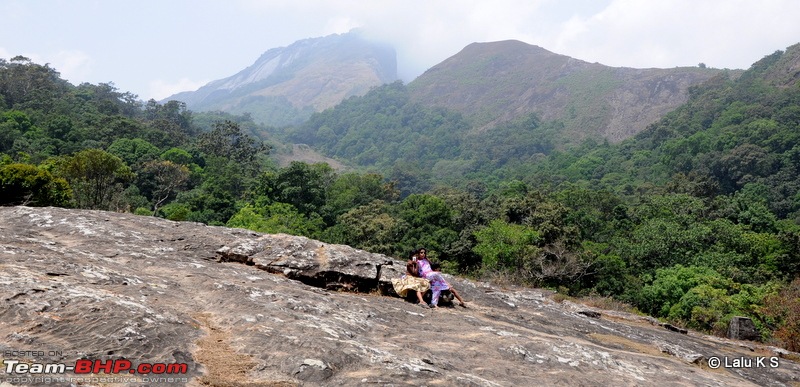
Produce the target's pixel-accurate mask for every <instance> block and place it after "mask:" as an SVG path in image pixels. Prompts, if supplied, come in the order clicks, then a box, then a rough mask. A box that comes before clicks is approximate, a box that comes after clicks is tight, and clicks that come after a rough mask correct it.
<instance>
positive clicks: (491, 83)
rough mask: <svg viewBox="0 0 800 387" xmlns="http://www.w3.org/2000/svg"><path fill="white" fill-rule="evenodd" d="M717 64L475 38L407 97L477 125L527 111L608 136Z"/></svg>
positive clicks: (658, 111) (663, 105)
mask: <svg viewBox="0 0 800 387" xmlns="http://www.w3.org/2000/svg"><path fill="white" fill-rule="evenodd" d="M722 72H723V70H719V69H710V68H700V67H678V68H673V69H656V68H652V69H635V68H627V67H609V66H605V65H602V64H599V63H588V62H584V61H582V60H579V59H575V58H571V57H569V56H565V55H560V54H556V53H553V52H550V51H548V50H545V49H544V48H541V47H538V46H535V45H530V44H527V43H523V42H520V41H516V40H507V41H500V42H490V43H473V44H470V45H468V46H467V47H465V48H464V49H463V50H461V51H460V52H459V53H457V54H455V55H453V56H452V57H450V58H448V59H446V60H444V61H443V62H441V63H439V64H437V65H436V66H434V67H432V68H431V69H429V70H428V71H426V72H425V73H424V74H422V75H420V76H419V77H418V78H416V79H415V80H414V81H413V82H411V83H410V84H409V85H408V87H409V89H410V90H411V94H412V98H413V100H415V101H417V102H420V103H424V104H427V105H433V106H441V107H445V108H448V109H452V110H455V111H458V112H461V113H463V114H464V115H465V116H466V117H470V118H471V119H473V120H474V121H475V122H476V124H477V126H478V127H479V128H486V127H491V126H493V125H494V124H496V123H499V122H504V121H510V120H514V119H516V118H519V117H524V116H526V115H529V114H531V113H536V114H538V115H539V116H540V117H541V118H542V119H544V120H546V121H550V120H560V121H562V122H563V123H564V126H565V127H564V131H565V133H566V134H567V135H570V136H572V137H576V138H579V139H580V138H583V137H586V136H587V135H589V136H592V135H596V136H599V137H602V138H606V139H608V140H610V141H612V142H616V141H620V140H623V139H625V138H628V137H631V136H633V135H634V134H636V133H638V132H640V131H642V130H644V129H645V128H646V127H647V125H649V124H651V123H653V122H655V121H657V120H658V119H660V118H661V117H663V116H664V115H665V114H666V113H668V112H669V111H671V110H673V109H675V108H677V107H678V106H680V105H681V104H683V103H684V102H686V100H687V99H688V95H689V94H688V89H689V87H690V86H692V85H696V84H699V83H702V82H703V81H706V80H708V79H710V78H711V77H713V76H715V75H718V74H720V73H722Z"/></svg>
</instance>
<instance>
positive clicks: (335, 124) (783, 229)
mask: <svg viewBox="0 0 800 387" xmlns="http://www.w3.org/2000/svg"><path fill="white" fill-rule="evenodd" d="M797 51H798V47H797V46H795V47H791V48H790V49H789V50H787V52H777V53H775V54H773V55H770V56H767V57H765V58H764V59H763V60H761V61H759V62H758V63H756V64H754V65H753V67H752V68H751V69H749V70H748V71H747V72H745V73H744V74H742V75H741V76H739V77H733V76H731V75H730V74H722V75H720V76H718V77H716V78H714V79H712V80H711V81H710V82H707V83H705V84H703V85H701V86H697V87H694V88H693V89H692V90H691V97H690V100H689V101H688V103H686V104H685V105H683V106H682V107H680V108H679V109H677V110H676V111H674V112H672V113H670V114H668V115H667V116H666V117H664V118H663V119H662V120H661V121H659V122H657V123H656V124H653V125H652V126H651V127H649V128H648V129H647V130H645V131H644V132H642V133H641V134H640V135H638V136H637V137H635V138H632V139H629V140H627V141H624V142H622V143H620V144H614V145H611V144H608V143H606V142H603V141H599V140H598V141H595V140H592V139H589V140H587V141H584V142H583V143H581V144H570V143H569V142H568V141H566V139H564V138H561V137H560V132H559V128H560V126H561V124H560V123H559V122H557V121H553V122H543V121H542V120H541V119H539V118H538V117H536V116H529V117H525V118H524V119H520V120H517V121H514V122H508V123H505V124H503V125H500V126H498V127H495V128H490V129H485V130H476V128H473V127H472V124H471V123H470V122H469V121H467V120H466V119H464V118H463V117H462V116H460V115H458V114H455V113H452V112H448V111H446V110H443V109H438V108H433V107H428V106H422V105H419V104H415V103H413V102H410V100H409V98H408V92H407V90H406V89H405V86H404V85H403V84H400V83H394V84H389V85H384V86H382V87H379V88H376V89H373V90H372V91H371V92H370V93H368V94H367V95H365V96H363V97H354V98H351V99H348V100H346V101H344V102H343V103H342V104H340V105H339V106H337V107H335V108H333V109H329V110H327V111H325V112H322V113H318V114H315V115H313V116H312V117H311V118H310V119H309V120H308V121H306V122H304V123H303V124H301V125H298V126H296V127H287V128H282V129H275V128H267V127H263V126H261V125H258V124H255V123H254V122H253V121H252V119H250V118H249V117H248V116H232V115H230V114H223V113H203V114H199V113H194V112H191V111H188V110H187V109H186V107H185V105H183V104H182V103H179V102H175V101H171V102H168V103H165V104H159V103H157V102H155V101H152V100H151V101H147V102H142V101H139V100H137V97H136V96H134V95H131V94H130V93H125V92H120V91H118V90H117V89H116V88H115V87H114V86H113V84H99V85H92V84H81V85H78V86H74V85H71V84H69V83H68V82H66V81H64V80H62V79H61V78H60V75H59V74H58V72H57V71H56V70H55V69H53V68H50V67H49V66H47V65H44V66H42V65H38V64H35V63H32V62H31V61H30V60H28V59H26V58H24V57H15V58H12V59H11V60H0V204H3V205H19V204H24V205H33V206H48V205H54V206H63V207H75V208H92V209H103V210H112V211H126V212H133V213H136V214H139V215H147V216H160V217H165V218H168V219H173V220H191V221H198V222H203V223H206V224H212V225H227V226H231V227H244V228H249V229H253V230H256V231H261V232H269V233H275V232H285V233H292V234H297V235H305V236H309V237H312V238H317V239H320V240H323V241H326V242H329V243H342V244H348V245H351V246H354V247H357V248H361V249H365V250H369V251H373V252H378V253H383V254H388V255H392V256H395V257H403V256H405V255H406V254H407V252H408V251H409V250H411V249H412V248H415V247H420V246H425V247H427V248H428V251H430V252H431V253H432V254H433V256H434V258H435V259H436V260H438V261H440V262H442V264H443V266H444V267H445V269H446V270H448V271H450V272H458V273H461V274H463V275H470V276H474V277H481V278H489V279H494V280H497V281H511V282H514V283H519V284H526V285H531V286H548V287H553V288H559V289H560V290H561V291H563V292H567V293H568V294H571V295H574V296H598V297H613V298H614V299H617V300H621V301H624V302H627V303H629V304H630V305H632V306H633V307H635V308H637V309H638V310H640V311H642V312H644V313H649V314H651V315H654V316H656V317H659V318H662V319H665V320H668V321H671V322H672V323H676V324H680V325H683V326H687V327H691V328H695V329H700V330H704V331H709V332H715V333H723V332H724V331H725V330H726V328H727V324H728V322H729V321H730V319H731V317H732V316H735V315H746V316H750V317H752V318H753V319H754V321H755V322H756V324H757V326H758V328H759V329H760V331H761V332H762V337H763V339H764V340H769V341H773V342H776V343H778V344H780V345H783V346H785V347H787V348H789V349H792V350H798V349H800V299H798V296H800V279H798V276H799V275H800V185H799V184H800V183H798V171H800V170H799V168H800V143H799V142H798V140H799V139H800V138H799V137H798V136H800V134H798V133H800V82H798V77H799V76H798V74H797V73H791V71H788V70H786V69H792V68H797V67H796V66H794V67H793V66H792V65H791V63H794V64H795V65H796V64H797V62H796V61H795V62H792V61H793V60H796V58H797ZM793 58H795V59H793ZM787 71H788V72H787ZM265 133H268V134H269V138H270V140H271V142H272V144H267V143H265V142H264V141H263V138H265V137H264V134H265ZM259 136H261V137H259ZM276 139H277V140H276ZM281 139H286V140H287V141H290V142H295V143H305V144H308V145H310V146H313V147H314V148H316V149H317V150H319V151H321V152H323V153H325V154H327V155H329V156H332V157H336V158H338V159H340V160H343V161H347V162H349V163H350V164H351V165H355V166H358V168H356V169H354V170H351V171H349V172H347V171H344V172H341V171H340V172H337V171H335V170H333V169H332V168H331V167H330V166H328V165H327V164H306V163H301V162H294V163H291V164H290V165H287V166H283V167H279V166H277V165H276V164H275V163H274V162H273V161H272V160H271V159H270V155H269V153H270V149H271V146H275V145H277V146H280V144H279V143H277V141H279V140H281Z"/></svg>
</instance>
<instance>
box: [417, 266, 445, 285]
mask: <svg viewBox="0 0 800 387" xmlns="http://www.w3.org/2000/svg"><path fill="white" fill-rule="evenodd" d="M417 262H418V263H419V276H420V277H422V278H425V279H426V280H428V281H430V282H431V289H432V290H446V289H450V284H448V283H447V281H445V279H444V277H442V274H441V273H439V272H438V271H433V270H432V269H431V262H430V261H428V260H427V259H419V260H417Z"/></svg>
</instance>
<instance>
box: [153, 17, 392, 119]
mask: <svg viewBox="0 0 800 387" xmlns="http://www.w3.org/2000/svg"><path fill="white" fill-rule="evenodd" d="M396 79H397V59H396V54H395V50H394V48H392V47H391V46H388V45H385V44H380V43H375V42H371V41H368V40H366V39H364V38H363V36H362V34H360V33H359V32H358V31H357V30H354V31H351V32H348V33H345V34H333V35H328V36H325V37H319V38H310V39H303V40H299V41H297V42H294V43H292V44H291V45H289V46H287V47H277V48H272V49H270V50H267V51H266V52H265V53H264V54H262V55H261V56H260V57H259V58H258V59H257V60H256V61H255V63H253V64H252V65H250V66H249V67H247V68H245V69H244V70H242V71H239V72H238V73H236V74H234V75H232V76H230V77H228V78H224V79H220V80H216V81H213V82H210V83H209V84H207V85H205V86H203V87H201V88H200V89H198V90H197V91H193V92H183V93H179V94H175V95H173V96H171V97H169V98H167V100H171V99H175V100H179V101H183V102H185V103H186V104H187V106H188V107H189V108H190V109H193V110H198V111H207V110H222V111H227V112H230V113H237V114H241V113H245V112H247V113H251V114H252V115H253V117H254V118H255V119H256V120H258V121H262V122H265V123H268V124H272V125H283V124H288V123H292V121H294V122H297V121H299V120H302V119H303V118H306V117H307V116H308V115H310V114H311V113H312V112H314V111H321V110H324V109H327V108H329V107H332V106H334V105H336V104H337V103H339V102H340V101H341V100H343V99H345V98H347V97H350V96H353V95H362V94H364V93H366V92H367V91H368V90H369V89H370V88H371V87H374V86H378V85H381V84H384V83H388V82H392V81H394V80H396ZM276 110H280V112H279V113H276ZM287 110H288V111H293V112H290V113H293V114H289V116H290V117H289V119H288V121H289V122H286V121H287V120H286V118H287Z"/></svg>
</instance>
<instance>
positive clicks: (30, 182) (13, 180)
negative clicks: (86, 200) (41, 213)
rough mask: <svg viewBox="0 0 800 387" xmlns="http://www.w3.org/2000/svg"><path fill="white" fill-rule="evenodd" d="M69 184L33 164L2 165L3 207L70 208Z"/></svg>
mask: <svg viewBox="0 0 800 387" xmlns="http://www.w3.org/2000/svg"><path fill="white" fill-rule="evenodd" d="M71 200H72V190H70V187H69V184H67V181H66V180H64V179H62V178H58V177H55V176H53V175H52V174H51V173H50V172H48V171H46V170H44V169H40V168H37V167H36V166H34V165H30V164H6V165H0V205H26V206H60V207H67V206H69V204H70V201H71Z"/></svg>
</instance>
